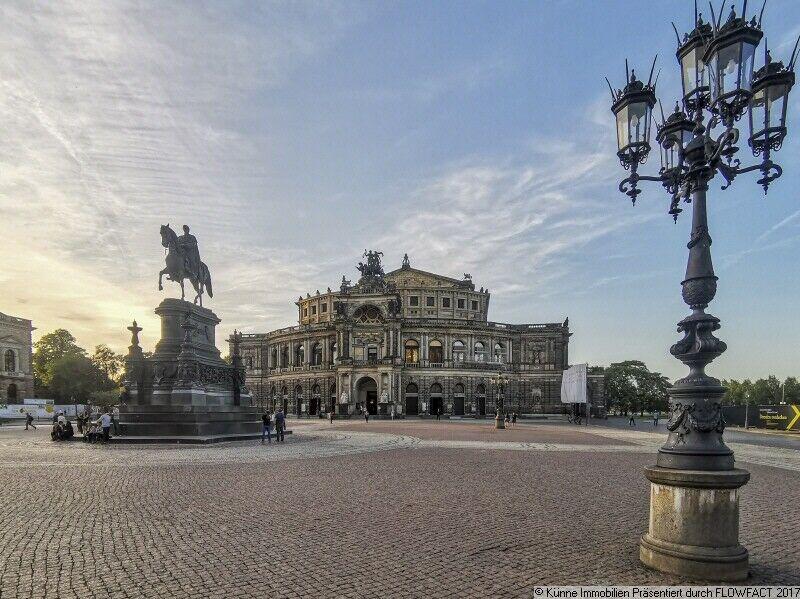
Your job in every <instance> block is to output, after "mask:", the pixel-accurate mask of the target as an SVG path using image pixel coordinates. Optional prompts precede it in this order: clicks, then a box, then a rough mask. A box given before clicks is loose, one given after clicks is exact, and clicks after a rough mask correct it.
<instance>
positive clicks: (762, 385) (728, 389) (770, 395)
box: [722, 375, 800, 406]
mask: <svg viewBox="0 0 800 599" xmlns="http://www.w3.org/2000/svg"><path fill="white" fill-rule="evenodd" d="M722 385H723V386H724V387H725V396H724V397H723V398H722V402H723V403H724V404H727V405H734V406H742V405H744V404H746V403H750V404H751V405H775V404H779V403H780V402H781V401H784V399H785V401H786V403H800V382H798V380H797V378H795V377H793V376H790V377H788V378H787V379H786V380H785V381H784V382H783V383H781V381H780V380H779V379H778V377H776V376H773V375H770V376H768V377H767V378H765V379H758V380H757V381H755V382H751V381H750V380H749V379H745V380H744V381H737V380H734V379H731V380H728V381H722Z"/></svg>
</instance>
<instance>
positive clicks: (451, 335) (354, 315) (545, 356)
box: [240, 252, 602, 417]
mask: <svg viewBox="0 0 800 599" xmlns="http://www.w3.org/2000/svg"><path fill="white" fill-rule="evenodd" d="M381 255H382V254H381V253H379V252H366V253H365V255H364V256H365V258H366V263H360V264H359V265H358V270H359V271H360V273H361V277H360V279H359V280H358V282H357V283H355V284H351V282H350V281H347V280H346V279H345V278H344V277H342V282H341V286H340V288H339V289H338V290H336V291H332V290H331V289H330V288H328V290H327V291H326V292H325V293H320V292H319V291H316V292H315V293H314V294H313V295H312V294H311V293H309V294H307V295H306V296H305V297H300V298H299V299H298V300H297V302H296V304H297V310H298V321H299V322H298V325H297V326H291V327H286V328H282V329H278V330H275V331H271V332H269V333H256V334H242V335H241V336H240V339H241V342H240V352H241V357H242V361H243V364H244V366H245V369H246V384H247V386H248V387H249V389H250V391H251V393H252V394H253V398H254V401H256V402H257V403H258V405H260V406H263V407H266V408H269V409H277V408H278V407H282V408H283V409H284V411H285V412H286V413H287V414H295V415H297V416H318V415H323V414H326V413H329V412H331V411H333V412H334V413H335V414H336V415H337V416H339V417H346V416H352V415H354V414H360V413H362V410H367V411H368V412H369V413H370V414H375V415H378V416H385V417H388V416H390V415H391V414H392V413H394V415H395V416H396V417H406V416H412V417H413V416H434V415H436V414H437V413H441V414H442V415H443V416H465V417H470V416H474V417H480V416H484V415H492V416H493V415H494V414H495V410H496V408H498V407H500V408H501V409H503V410H504V411H506V412H509V411H516V412H517V413H520V414H537V413H561V412H562V410H563V406H562V404H561V400H560V391H561V373H562V371H563V370H564V369H565V368H566V367H567V365H568V364H569V354H568V348H569V337H570V334H571V333H570V332H569V322H568V320H565V321H564V322H563V323H560V322H559V323H544V324H506V323H499V322H491V321H489V320H488V313H489V300H490V297H491V296H490V294H489V290H488V289H483V288H480V289H476V288H475V284H474V283H473V282H472V280H471V277H470V276H469V275H464V277H463V278H462V279H454V278H450V277H446V276H442V275H437V274H434V273H430V272H426V271H422V270H418V269H415V268H412V267H411V264H410V262H409V260H408V256H406V257H405V258H404V259H403V263H402V266H401V267H400V268H398V269H397V270H393V271H391V272H388V273H384V270H383V267H382V265H381ZM589 392H590V398H592V401H599V400H601V399H602V377H590V382H589Z"/></svg>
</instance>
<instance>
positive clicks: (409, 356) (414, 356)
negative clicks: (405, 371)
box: [405, 339, 419, 364]
mask: <svg viewBox="0 0 800 599" xmlns="http://www.w3.org/2000/svg"><path fill="white" fill-rule="evenodd" d="M405 350H406V352H405V361H406V363H408V364H418V363H419V343H417V342H416V341H415V340H414V339H409V340H408V341H406V345H405Z"/></svg>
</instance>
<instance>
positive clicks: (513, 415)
mask: <svg viewBox="0 0 800 599" xmlns="http://www.w3.org/2000/svg"><path fill="white" fill-rule="evenodd" d="M516 424H517V413H516V412H511V426H516Z"/></svg>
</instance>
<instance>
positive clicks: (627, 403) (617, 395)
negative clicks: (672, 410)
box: [605, 360, 670, 414]
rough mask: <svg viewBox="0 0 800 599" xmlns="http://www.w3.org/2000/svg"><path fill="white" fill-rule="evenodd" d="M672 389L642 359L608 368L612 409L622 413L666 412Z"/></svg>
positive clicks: (610, 405) (606, 383)
mask: <svg viewBox="0 0 800 599" xmlns="http://www.w3.org/2000/svg"><path fill="white" fill-rule="evenodd" d="M669 387H670V383H669V380H668V379H667V377H665V376H663V375H662V374H661V373H660V372H650V370H649V369H648V368H647V366H646V365H645V364H644V362H640V361H639V360H627V361H625V362H618V363H616V364H611V365H610V366H609V367H608V368H606V369H605V388H606V397H608V400H609V407H610V408H612V409H615V410H616V411H618V412H619V413H626V414H627V413H628V412H644V411H645V410H647V411H650V412H652V411H655V410H666V409H667V408H668V406H669V397H668V395H667V391H668V389H669Z"/></svg>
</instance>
